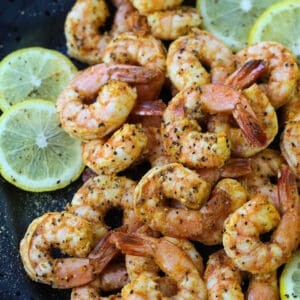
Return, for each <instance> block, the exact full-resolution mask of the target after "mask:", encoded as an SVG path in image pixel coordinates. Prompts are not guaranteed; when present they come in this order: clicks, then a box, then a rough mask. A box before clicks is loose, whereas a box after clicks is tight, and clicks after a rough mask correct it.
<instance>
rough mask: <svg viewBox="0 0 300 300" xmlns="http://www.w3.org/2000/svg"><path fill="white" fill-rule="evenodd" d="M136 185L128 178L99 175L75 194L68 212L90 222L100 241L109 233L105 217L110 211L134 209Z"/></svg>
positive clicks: (68, 206)
mask: <svg viewBox="0 0 300 300" xmlns="http://www.w3.org/2000/svg"><path fill="white" fill-rule="evenodd" d="M135 185H136V184H135V182H134V181H132V180H130V179H127V178H126V177H117V176H113V175H110V176H105V175H99V176H97V177H93V178H90V179H89V180H88V181H86V182H85V183H84V185H83V186H82V187H81V188H80V189H79V190H78V191H77V192H76V193H75V195H74V196H73V199H72V202H71V203H70V204H68V205H67V211H68V212H70V213H72V214H74V215H76V216H79V217H81V218H84V219H86V220H88V221H89V222H90V224H91V226H92V230H93V234H94V237H95V240H98V239H99V238H101V237H102V236H103V235H104V234H105V233H106V232H107V231H108V226H107V225H106V224H105V216H106V213H107V212H108V211H109V210H110V209H112V208H118V207H121V208H123V209H125V210H126V209H133V192H134V188H135Z"/></svg>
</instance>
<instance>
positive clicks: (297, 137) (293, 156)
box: [280, 111, 300, 179]
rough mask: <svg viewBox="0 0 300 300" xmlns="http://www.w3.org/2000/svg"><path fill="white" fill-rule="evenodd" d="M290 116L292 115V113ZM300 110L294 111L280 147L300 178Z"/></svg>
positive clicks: (282, 135) (283, 133)
mask: <svg viewBox="0 0 300 300" xmlns="http://www.w3.org/2000/svg"><path fill="white" fill-rule="evenodd" d="M290 117H292V116H291V115H290ZM299 148H300V112H299V111H297V112H294V114H293V117H292V119H290V120H289V121H288V122H287V123H286V125H285V128H284V130H283V132H282V134H281V140H280V149H281V153H282V155H283V157H284V158H285V159H286V161H287V163H288V165H289V166H290V168H291V169H292V170H293V172H294V173H295V175H296V177H297V178H298V179H300V151H299Z"/></svg>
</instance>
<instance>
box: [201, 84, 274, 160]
mask: <svg viewBox="0 0 300 300" xmlns="http://www.w3.org/2000/svg"><path fill="white" fill-rule="evenodd" d="M242 94H243V96H244V97H245V98H246V99H247V101H248V102H249V104H250V106H251V108H252V109H253V111H254V113H255V115H256V117H257V123H258V125H259V126H260V127H261V128H262V129H263V130H264V133H265V135H266V143H265V144H264V145H253V144H251V142H249V141H248V140H247V138H246V137H245V135H244V133H243V131H242V130H241V128H237V127H235V126H233V125H232V123H233V122H232V120H231V119H232V117H231V116H229V115H224V114H216V115H214V116H212V117H211V118H210V119H209V121H208V125H207V127H208V131H209V132H226V135H227V137H228V139H229V141H230V144H231V153H232V155H234V156H238V157H250V156H253V155H255V154H256V153H259V152H260V151H261V150H263V149H264V148H266V147H267V146H268V145H270V144H271V143H272V141H273V140H274V138H275V136H276V134H277V133H278V120H277V115H276V111H275V109H274V107H273V105H271V103H270V101H269V99H268V98H267V97H266V95H265V94H264V92H263V91H262V90H261V89H260V88H259V86H258V85H256V84H253V85H252V86H251V87H249V88H248V89H245V90H243V92H242Z"/></svg>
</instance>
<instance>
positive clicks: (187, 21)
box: [147, 6, 201, 40]
mask: <svg viewBox="0 0 300 300" xmlns="http://www.w3.org/2000/svg"><path fill="white" fill-rule="evenodd" d="M147 22H148V25H149V27H150V31H151V34H152V35H153V36H154V37H155V38H157V39H160V40H175V39H177V38H179V37H180V36H182V35H186V34H188V33H189V31H190V30H191V28H195V27H199V26H200V24H201V17H200V14H199V12H198V11H197V10H196V9H195V8H193V7H187V6H183V7H180V8H177V9H171V10H165V11H157V12H154V13H151V14H148V15H147Z"/></svg>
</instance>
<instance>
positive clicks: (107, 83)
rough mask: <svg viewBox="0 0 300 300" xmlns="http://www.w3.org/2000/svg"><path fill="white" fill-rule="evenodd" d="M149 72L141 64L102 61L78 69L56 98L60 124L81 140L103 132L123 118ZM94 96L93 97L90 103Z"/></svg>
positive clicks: (146, 79) (106, 132)
mask: <svg viewBox="0 0 300 300" xmlns="http://www.w3.org/2000/svg"><path fill="white" fill-rule="evenodd" d="M153 75H154V74H153V72H151V70H148V71H147V70H145V69H144V68H141V67H136V66H126V65H114V66H109V65H106V64H98V65H95V66H92V67H89V68H87V69H86V70H84V71H82V72H80V73H78V74H77V76H75V78H74V79H73V80H72V81H71V82H70V84H69V85H68V86H67V87H66V88H65V89H64V90H63V92H62V93H61V94H60V96H59V97H58V99H57V110H58V112H59V116H60V121H61V124H62V127H63V128H64V129H65V130H66V131H67V132H68V133H69V134H70V135H73V136H75V137H77V138H81V139H82V140H90V139H96V138H101V137H103V136H105V135H107V134H108V133H110V132H112V131H113V130H115V129H117V128H118V127H120V126H121V125H122V124H123V123H124V122H125V120H126V118H127V117H128V115H129V113H130V112H131V110H132V109H133V107H134V105H135V102H136V99H137V96H138V94H137V89H141V88H142V86H143V85H145V83H147V82H148V81H149V80H151V77H152V76H153ZM149 76H150V78H149ZM154 76H156V75H154ZM115 80H117V81H115ZM127 83H131V84H136V85H139V87H138V88H137V89H136V88H134V87H131V86H129V85H128V84H127ZM96 97H97V101H96V102H95V103H92V102H93V100H94V98H96Z"/></svg>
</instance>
